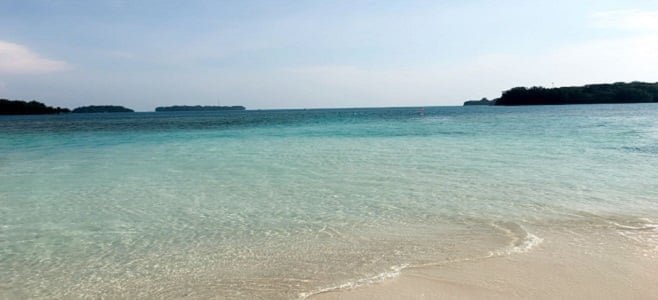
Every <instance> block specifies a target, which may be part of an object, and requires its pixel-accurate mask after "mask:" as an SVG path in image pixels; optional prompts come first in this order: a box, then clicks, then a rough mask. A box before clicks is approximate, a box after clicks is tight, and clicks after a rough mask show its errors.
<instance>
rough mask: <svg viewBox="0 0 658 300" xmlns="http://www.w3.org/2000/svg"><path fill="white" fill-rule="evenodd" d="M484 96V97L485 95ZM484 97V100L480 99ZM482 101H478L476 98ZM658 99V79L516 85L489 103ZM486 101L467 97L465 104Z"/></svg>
mask: <svg viewBox="0 0 658 300" xmlns="http://www.w3.org/2000/svg"><path fill="white" fill-rule="evenodd" d="M483 100H484V99H483ZM480 101H482V100H480ZM475 102H478V101H475ZM652 102H653V103H657V102H658V83H647V82H637V81H635V82H630V83H624V82H617V83H611V84H589V85H585V86H570V87H558V88H545V87H531V88H525V87H515V88H513V89H510V90H507V91H504V92H503V93H502V96H501V97H500V98H498V99H494V100H493V101H490V103H489V105H563V104H606V103H610V104H612V103H652ZM475 104H485V103H484V102H482V103H474V101H466V102H464V105H475Z"/></svg>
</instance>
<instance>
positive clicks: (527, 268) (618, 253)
mask: <svg viewBox="0 0 658 300" xmlns="http://www.w3.org/2000/svg"><path fill="white" fill-rule="evenodd" d="M655 230H656V228H653V229H651V228H649V230H648V231H646V232H641V231H639V232H638V233H639V234H647V235H651V236H650V237H653V236H655V235H656V231H655ZM539 235H540V236H541V237H542V238H543V242H542V243H541V244H540V245H538V246H536V247H535V248H533V249H532V251H528V252H526V253H515V254H511V255H509V256H503V257H491V258H483V259H478V260H473V261H464V262H456V263H449V264H444V265H437V266H430V267H417V268H408V269H405V270H403V271H402V272H401V274H400V276H399V277H397V278H394V279H389V280H386V281H383V282H381V283H378V284H371V285H367V286H363V287H359V288H354V289H347V290H338V291H330V292H325V293H321V294H317V295H314V296H313V297H311V299H511V298H513V299H658V249H657V248H656V245H653V244H646V243H642V242H638V241H637V239H634V238H628V237H626V236H623V235H621V234H619V233H618V232H617V231H615V230H609V229H602V230H597V231H596V232H589V233H584V232H566V233H565V232H550V231H547V230H545V231H542V232H540V233H539Z"/></svg>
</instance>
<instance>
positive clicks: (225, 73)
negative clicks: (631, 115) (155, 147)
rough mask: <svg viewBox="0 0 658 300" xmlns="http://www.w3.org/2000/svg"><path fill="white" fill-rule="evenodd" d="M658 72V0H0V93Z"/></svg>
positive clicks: (244, 98)
mask: <svg viewBox="0 0 658 300" xmlns="http://www.w3.org/2000/svg"><path fill="white" fill-rule="evenodd" d="M619 81H625V82H628V81H649V82H656V81H658V1H653V0H652V1H640V0H638V1H633V0H628V1H608V0H596V1H587V0H585V1H578V0H570V1H564V0H553V1H532V0H523V1H520V0H506V1H501V0H497V1H487V0H461V1H447V0H446V1H440V0H435V1H414V0H406V1H386V0H381V1H360V0H349V1H347V0H346V1H342V0H336V1H305V0H295V1H292V0H291V1H278V0H268V1H250V0H242V1H237V0H236V1H221V0H198V1H195V0H189V1H168V0H158V1H156V0H143V1H140V0H132V1H128V0H125V1H122V0H95V1H87V0H76V1H73V0H0V98H8V99H22V100H37V101H41V102H44V103H46V104H48V105H53V106H63V107H69V108H74V107H77V106H82V105H101V104H115V105H123V106H126V107H130V108H133V109H135V110H138V111H152V110H153V109H154V108H155V107H156V106H163V105H217V104H220V105H244V106H246V107H247V108H250V109H269V108H320V107H375V106H377V107H379V106H437V105H461V103H462V102H463V101H465V100H470V99H480V98H482V97H488V98H495V97H498V96H500V94H501V92H502V91H504V90H507V89H509V88H512V87H515V86H546V87H551V86H570V85H582V84H589V83H604V82H619Z"/></svg>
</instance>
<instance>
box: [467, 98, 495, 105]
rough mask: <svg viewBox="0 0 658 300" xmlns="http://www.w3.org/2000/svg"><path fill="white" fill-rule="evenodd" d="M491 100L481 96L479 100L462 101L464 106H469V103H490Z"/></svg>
mask: <svg viewBox="0 0 658 300" xmlns="http://www.w3.org/2000/svg"><path fill="white" fill-rule="evenodd" d="M492 103H493V100H489V99H487V98H482V99H480V100H468V101H466V102H464V106H471V105H492Z"/></svg>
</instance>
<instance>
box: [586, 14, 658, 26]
mask: <svg viewBox="0 0 658 300" xmlns="http://www.w3.org/2000/svg"><path fill="white" fill-rule="evenodd" d="M590 23H591V25H592V26H594V27H597V28H604V29H622V30H633V31H658V11H646V10H637V9H630V10H613V11H603V12H597V13H594V14H593V15H591V17H590Z"/></svg>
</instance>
